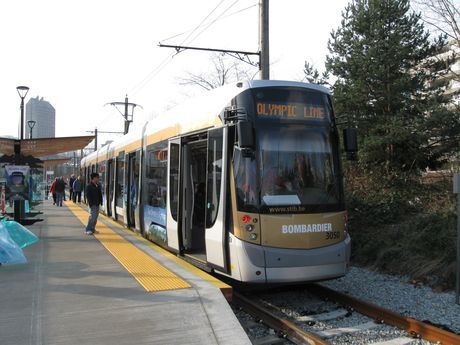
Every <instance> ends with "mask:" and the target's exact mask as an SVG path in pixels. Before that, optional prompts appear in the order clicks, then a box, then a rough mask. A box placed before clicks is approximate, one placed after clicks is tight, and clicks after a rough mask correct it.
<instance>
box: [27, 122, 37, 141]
mask: <svg viewBox="0 0 460 345" xmlns="http://www.w3.org/2000/svg"><path fill="white" fill-rule="evenodd" d="M36 123H37V121H34V120H29V121H27V126H29V129H30V131H29V139H32V130H33V129H34V127H35V124H36Z"/></svg>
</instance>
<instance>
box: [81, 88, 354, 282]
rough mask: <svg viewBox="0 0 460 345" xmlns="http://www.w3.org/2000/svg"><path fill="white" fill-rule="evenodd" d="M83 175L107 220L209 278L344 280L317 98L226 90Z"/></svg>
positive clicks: (339, 192)
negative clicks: (96, 179) (98, 194)
mask: <svg viewBox="0 0 460 345" xmlns="http://www.w3.org/2000/svg"><path fill="white" fill-rule="evenodd" d="M347 137H348V139H349V142H347V143H346V145H345V146H348V148H349V149H350V150H352V151H353V150H355V147H354V138H353V136H352V135H351V136H349V135H347ZM81 169H82V175H84V176H85V180H86V181H88V180H89V175H90V174H91V172H96V171H97V172H98V173H99V174H100V176H101V183H102V187H103V194H104V204H103V207H102V211H103V212H104V213H105V214H106V215H108V216H110V217H112V218H114V219H115V220H118V221H119V222H122V223H123V224H124V225H125V226H127V227H129V228H131V229H132V230H133V231H136V232H138V233H140V234H142V236H144V237H146V238H148V239H149V240H151V241H153V242H155V243H157V244H159V245H160V246H163V247H165V248H167V249H168V250H170V251H173V252H176V253H177V254H179V255H181V256H183V257H184V258H186V259H188V260H192V261H193V262H194V263H196V264H198V265H200V266H201V267H205V268H208V269H212V270H214V271H215V272H216V273H219V274H222V275H226V276H228V277H230V278H232V279H235V280H237V281H242V282H251V283H289V282H303V281H316V280H323V279H331V278H336V277H339V276H342V275H344V274H345V273H346V272H347V269H348V264H349V257H350V242H351V241H350V237H349V235H348V233H347V231H346V211H345V205H344V196H343V187H342V173H341V165H340V151H339V135H338V131H337V128H336V124H335V119H334V114H333V109H332V105H331V99H330V95H329V92H328V90H327V89H326V88H324V87H321V86H318V85H314V84H304V83H298V82H287V81H247V82H238V83H235V84H233V85H229V86H224V87H222V88H219V89H216V90H213V91H210V92H209V93H208V94H207V95H205V96H203V97H200V98H195V99H193V100H190V101H188V102H186V103H184V104H183V105H181V106H178V107H176V108H174V109H172V110H170V111H168V112H167V113H165V114H163V115H162V116H160V117H158V118H156V119H154V120H152V121H149V122H147V123H145V125H144V126H142V127H139V128H137V129H135V128H134V129H133V131H132V132H131V133H129V134H127V135H125V136H124V137H123V138H121V139H120V140H118V141H116V142H113V143H111V144H109V145H106V146H104V147H103V148H101V149H99V150H98V151H97V152H94V153H92V154H90V155H88V156H86V157H85V158H84V159H82V162H81Z"/></svg>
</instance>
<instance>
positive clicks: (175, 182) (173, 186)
mask: <svg viewBox="0 0 460 345" xmlns="http://www.w3.org/2000/svg"><path fill="white" fill-rule="evenodd" d="M179 154H180V151H179V145H178V144H171V152H170V155H171V157H170V162H171V163H170V164H171V167H170V171H169V181H170V190H169V198H170V201H171V205H170V208H171V216H172V217H173V219H174V220H175V221H177V210H178V209H179V157H180V156H179Z"/></svg>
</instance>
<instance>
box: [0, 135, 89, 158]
mask: <svg viewBox="0 0 460 345" xmlns="http://www.w3.org/2000/svg"><path fill="white" fill-rule="evenodd" d="M92 140H94V136H93V135H86V136H80V137H59V138H37V139H23V140H19V139H10V138H0V155H1V154H3V155H14V145H15V142H20V145H21V155H23V156H33V157H37V158H39V157H45V156H51V155H55V154H58V153H65V152H69V151H78V150H81V149H83V148H85V147H86V146H87V145H88V144H89V143H90V142H91V141H92Z"/></svg>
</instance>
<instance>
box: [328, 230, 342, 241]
mask: <svg viewBox="0 0 460 345" xmlns="http://www.w3.org/2000/svg"><path fill="white" fill-rule="evenodd" d="M338 238H340V231H328V232H326V240H335V239H338Z"/></svg>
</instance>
